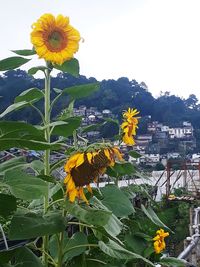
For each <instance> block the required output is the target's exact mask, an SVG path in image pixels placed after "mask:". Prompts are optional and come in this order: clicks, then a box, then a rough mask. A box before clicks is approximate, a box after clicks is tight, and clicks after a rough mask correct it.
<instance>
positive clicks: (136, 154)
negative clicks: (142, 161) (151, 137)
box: [128, 150, 141, 159]
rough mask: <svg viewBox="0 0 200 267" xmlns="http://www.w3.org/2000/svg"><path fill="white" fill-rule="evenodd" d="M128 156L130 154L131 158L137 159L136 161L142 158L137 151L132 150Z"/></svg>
mask: <svg viewBox="0 0 200 267" xmlns="http://www.w3.org/2000/svg"><path fill="white" fill-rule="evenodd" d="M128 154H129V155H130V156H131V157H133V158H135V159H138V158H140V157H141V155H140V154H139V153H138V152H137V151H135V150H131V151H129V152H128Z"/></svg>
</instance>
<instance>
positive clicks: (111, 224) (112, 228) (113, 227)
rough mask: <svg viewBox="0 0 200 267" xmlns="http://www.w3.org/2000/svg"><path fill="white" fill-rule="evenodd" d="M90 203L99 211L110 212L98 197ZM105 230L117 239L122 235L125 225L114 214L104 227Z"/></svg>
mask: <svg viewBox="0 0 200 267" xmlns="http://www.w3.org/2000/svg"><path fill="white" fill-rule="evenodd" d="M90 203H91V205H92V206H94V207H95V208H97V209H100V210H104V211H109V209H108V208H107V207H106V206H104V205H103V203H102V202H101V201H100V200H99V199H98V198H96V197H93V198H92V199H91V200H90ZM103 228H104V229H105V230H106V232H107V233H108V234H110V235H111V236H114V237H116V236H117V235H119V234H120V232H121V230H122V228H123V224H122V223H121V221H120V220H119V219H118V218H117V217H116V216H115V215H114V214H112V215H111V216H110V218H109V220H108V222H107V223H106V225H104V226H103Z"/></svg>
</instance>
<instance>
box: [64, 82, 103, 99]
mask: <svg viewBox="0 0 200 267" xmlns="http://www.w3.org/2000/svg"><path fill="white" fill-rule="evenodd" d="M98 89H99V83H88V84H82V85H76V86H72V87H68V88H65V89H63V94H68V95H70V96H71V97H72V99H80V98H83V97H87V96H89V95H91V94H92V93H94V92H96V91H97V90H98Z"/></svg>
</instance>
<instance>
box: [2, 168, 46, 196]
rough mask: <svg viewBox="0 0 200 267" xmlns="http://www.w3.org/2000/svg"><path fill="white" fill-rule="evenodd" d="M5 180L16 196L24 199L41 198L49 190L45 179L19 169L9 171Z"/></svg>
mask: <svg viewBox="0 0 200 267" xmlns="http://www.w3.org/2000/svg"><path fill="white" fill-rule="evenodd" d="M4 182H5V183H6V184H7V185H8V186H9V188H10V191H11V193H12V194H13V195H14V196H15V197H17V198H21V199H23V200H32V199H39V198H41V197H43V196H45V195H46V194H47V190H48V185H47V183H46V182H45V181H43V180H41V179H39V178H37V177H35V176H32V175H30V174H27V173H25V172H22V171H21V170H19V169H17V170H16V169H15V170H9V171H7V172H6V173H5V178H4Z"/></svg>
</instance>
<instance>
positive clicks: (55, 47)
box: [48, 31, 65, 51]
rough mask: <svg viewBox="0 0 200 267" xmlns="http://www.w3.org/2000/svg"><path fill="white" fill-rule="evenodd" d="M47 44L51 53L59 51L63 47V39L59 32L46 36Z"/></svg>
mask: <svg viewBox="0 0 200 267" xmlns="http://www.w3.org/2000/svg"><path fill="white" fill-rule="evenodd" d="M48 43H49V46H50V47H49V48H50V49H51V50H52V51H60V50H61V49H62V48H63V47H64V46H65V39H64V37H63V35H62V33H61V32H59V31H54V32H52V33H51V34H50V35H49V36H48Z"/></svg>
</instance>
